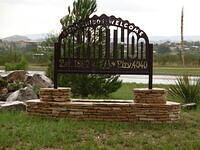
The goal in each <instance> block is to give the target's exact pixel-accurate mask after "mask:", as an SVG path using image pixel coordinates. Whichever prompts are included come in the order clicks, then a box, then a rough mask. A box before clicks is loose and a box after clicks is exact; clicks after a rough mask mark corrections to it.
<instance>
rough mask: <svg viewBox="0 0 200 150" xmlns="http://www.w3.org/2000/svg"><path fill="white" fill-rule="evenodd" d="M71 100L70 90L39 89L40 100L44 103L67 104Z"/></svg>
mask: <svg viewBox="0 0 200 150" xmlns="http://www.w3.org/2000/svg"><path fill="white" fill-rule="evenodd" d="M70 98H71V88H58V89H54V88H41V89H40V100H41V101H44V102H68V101H70Z"/></svg>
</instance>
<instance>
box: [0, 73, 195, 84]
mask: <svg viewBox="0 0 200 150" xmlns="http://www.w3.org/2000/svg"><path fill="white" fill-rule="evenodd" d="M28 72H29V73H30V74H34V73H39V74H45V72H44V71H28ZM7 73H8V72H5V71H4V70H0V75H5V74H7ZM176 78H178V76H174V75H154V76H153V83H154V84H175V80H176ZM192 78H199V77H196V76H193V77H192ZM120 79H121V80H122V81H123V82H128V83H131V82H136V83H145V84H146V83H148V76H147V75H121V76H120Z"/></svg>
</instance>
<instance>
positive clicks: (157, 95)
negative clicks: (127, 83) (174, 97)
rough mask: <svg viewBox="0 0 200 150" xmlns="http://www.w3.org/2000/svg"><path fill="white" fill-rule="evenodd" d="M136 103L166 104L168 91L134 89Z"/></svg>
mask: <svg viewBox="0 0 200 150" xmlns="http://www.w3.org/2000/svg"><path fill="white" fill-rule="evenodd" d="M133 92H134V102H135V103H142V104H166V95H167V90H165V89H158V88H154V89H146V88H140V89H134V90H133Z"/></svg>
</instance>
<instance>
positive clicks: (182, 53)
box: [180, 7, 185, 67]
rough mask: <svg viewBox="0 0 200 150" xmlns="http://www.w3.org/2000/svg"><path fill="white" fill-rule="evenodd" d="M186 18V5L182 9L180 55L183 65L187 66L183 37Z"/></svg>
mask: <svg viewBox="0 0 200 150" xmlns="http://www.w3.org/2000/svg"><path fill="white" fill-rule="evenodd" d="M183 19H184V7H182V10H181V49H180V57H181V60H182V65H183V67H185V58H184V39H183V23H184V22H183V21H184V20H183Z"/></svg>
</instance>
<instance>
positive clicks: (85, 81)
mask: <svg viewBox="0 0 200 150" xmlns="http://www.w3.org/2000/svg"><path fill="white" fill-rule="evenodd" d="M96 9H97V4H96V0H77V1H74V3H73V9H71V8H70V7H68V14H67V15H66V16H65V17H63V18H62V19H61V20H60V22H61V24H62V30H65V29H67V27H68V26H69V25H71V24H73V23H74V22H75V21H79V20H80V19H85V18H87V17H89V16H90V15H91V14H92V13H94V12H95V11H96ZM52 42H53V40H50V39H48V42H47V43H49V45H51V46H52V44H53V43H52ZM50 43H51V44H50ZM50 57H51V58H50V60H51V61H50V63H49V66H48V71H47V75H48V76H49V77H51V78H53V69H52V68H53V67H52V66H53V65H52V64H53V62H52V60H53V59H52V58H53V54H51V55H50ZM118 78H119V76H118V75H107V74H106V75H94V74H68V75H60V76H59V78H58V84H59V85H60V86H69V87H71V88H72V93H73V94H74V95H75V96H81V97H88V96H92V97H99V96H107V95H108V94H109V93H112V92H114V91H116V90H117V89H118V88H119V87H121V81H119V80H118Z"/></svg>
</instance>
